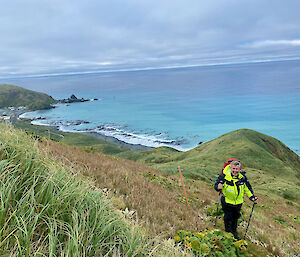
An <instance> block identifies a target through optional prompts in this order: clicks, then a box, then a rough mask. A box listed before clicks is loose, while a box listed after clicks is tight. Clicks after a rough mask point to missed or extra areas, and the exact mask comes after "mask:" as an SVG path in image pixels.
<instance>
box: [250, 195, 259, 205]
mask: <svg viewBox="0 0 300 257" xmlns="http://www.w3.org/2000/svg"><path fill="white" fill-rule="evenodd" d="M250 200H251V201H252V202H253V203H254V204H257V203H258V198H257V197H256V196H255V195H252V196H251V197H250Z"/></svg>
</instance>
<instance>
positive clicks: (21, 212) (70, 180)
mask: <svg viewBox="0 0 300 257" xmlns="http://www.w3.org/2000/svg"><path fill="white" fill-rule="evenodd" d="M0 142H1V145H0V171H1V172H0V174H1V183H0V196H1V197H0V206H1V208H0V255H1V256H136V255H138V256H148V255H149V253H152V256H182V255H183V253H182V252H179V251H177V250H176V249H175V248H170V247H168V246H166V245H163V244H158V243H157V242H153V241H152V240H150V239H149V238H147V237H145V235H143V233H141V231H139V230H138V229H137V227H136V226H134V225H133V224H132V223H128V221H126V220H125V219H124V218H123V216H120V214H118V213H117V212H116V211H115V210H114V209H113V208H112V206H111V204H110V203H109V201H108V199H107V198H105V196H104V195H103V193H102V191H101V190H97V189H94V190H92V189H91V186H92V184H90V183H89V182H88V181H87V180H83V179H82V178H80V177H79V176H78V175H76V173H77V171H76V170H74V169H72V168H70V167H66V166H64V165H63V164H62V163H61V162H59V161H58V160H57V159H55V160H54V159H52V158H51V157H50V156H49V155H48V153H47V152H44V151H43V150H42V148H40V147H38V145H37V142H35V141H34V140H33V139H32V138H30V137H28V136H27V135H26V134H25V133H23V132H20V131H17V130H14V129H12V128H11V127H9V126H4V125H0Z"/></svg>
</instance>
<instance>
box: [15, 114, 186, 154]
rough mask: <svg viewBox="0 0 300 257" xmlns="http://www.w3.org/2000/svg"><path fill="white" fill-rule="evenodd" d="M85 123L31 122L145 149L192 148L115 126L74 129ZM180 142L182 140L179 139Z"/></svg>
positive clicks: (162, 137)
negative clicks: (140, 146) (111, 139)
mask: <svg viewBox="0 0 300 257" xmlns="http://www.w3.org/2000/svg"><path fill="white" fill-rule="evenodd" d="M35 114H36V113H35V112H27V113H24V114H22V115H20V118H32V117H33V116H34V115H35ZM83 123H85V121H54V122H51V121H49V120H47V119H45V118H43V117H39V118H37V119H34V120H32V121H31V124H33V125H40V126H51V127H56V128H57V129H58V130H60V131H62V132H73V133H74V132H75V133H98V134H100V135H104V136H107V137H113V138H115V139H118V140H120V141H122V142H125V143H128V144H132V145H143V146H147V147H154V148H155V147H161V146H168V147H172V148H175V149H177V150H179V151H188V150H190V149H192V148H184V147H183V146H182V145H181V144H180V140H172V139H166V138H165V137H164V135H163V134H162V133H158V134H156V135H148V134H145V133H144V134H142V133H132V132H128V131H126V130H124V129H122V128H119V127H118V126H117V125H115V126H112V125H101V126H98V127H96V128H91V129H76V128H74V127H77V126H78V125H81V124H83ZM181 140H182V139H181Z"/></svg>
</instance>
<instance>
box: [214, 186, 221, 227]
mask: <svg viewBox="0 0 300 257" xmlns="http://www.w3.org/2000/svg"><path fill="white" fill-rule="evenodd" d="M220 196H221V191H220V192H219V196H218V203H217V213H216V219H215V224H214V226H216V225H217V219H218V211H219V203H220V198H221V197H220Z"/></svg>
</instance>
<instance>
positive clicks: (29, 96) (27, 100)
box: [0, 84, 55, 110]
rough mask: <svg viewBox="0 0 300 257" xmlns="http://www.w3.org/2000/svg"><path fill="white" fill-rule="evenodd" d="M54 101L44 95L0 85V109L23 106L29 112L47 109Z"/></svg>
mask: <svg viewBox="0 0 300 257" xmlns="http://www.w3.org/2000/svg"><path fill="white" fill-rule="evenodd" d="M53 103H55V100H54V99H53V98H52V97H51V96H48V95H46V94H44V93H39V92H35V91H32V90H27V89H24V88H21V87H18V86H13V85H7V84H0V108H3V107H9V106H14V107H19V106H25V107H27V108H28V109H30V110H38V109H49V108H51V104H53Z"/></svg>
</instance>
